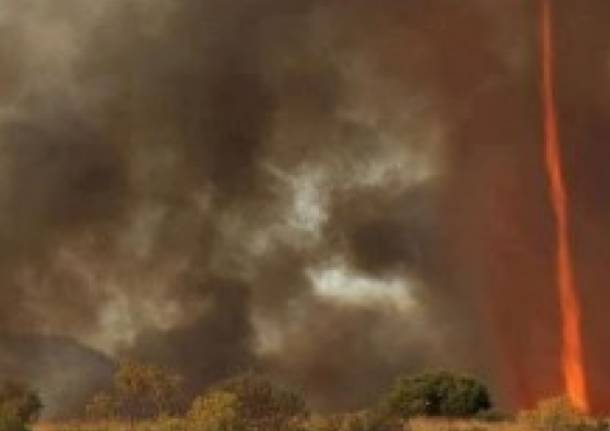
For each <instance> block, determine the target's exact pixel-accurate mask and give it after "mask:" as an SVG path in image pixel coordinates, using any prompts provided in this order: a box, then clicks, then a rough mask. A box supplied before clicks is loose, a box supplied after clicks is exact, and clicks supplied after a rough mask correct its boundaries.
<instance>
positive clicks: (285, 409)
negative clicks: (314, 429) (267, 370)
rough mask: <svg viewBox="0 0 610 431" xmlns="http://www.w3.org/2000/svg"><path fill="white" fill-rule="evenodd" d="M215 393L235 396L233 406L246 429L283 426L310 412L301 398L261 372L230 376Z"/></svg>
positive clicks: (271, 428) (279, 427) (265, 428)
mask: <svg viewBox="0 0 610 431" xmlns="http://www.w3.org/2000/svg"><path fill="white" fill-rule="evenodd" d="M216 392H217V393H222V394H230V395H231V396H232V397H234V399H235V403H234V404H233V406H234V407H235V408H238V410H239V417H240V418H241V420H242V421H243V423H246V424H247V426H248V429H256V430H265V431H268V430H277V429H285V428H287V427H288V426H289V424H291V423H295V422H297V421H299V420H301V419H303V418H305V417H307V416H308V414H309V413H308V410H307V406H306V403H305V400H304V399H303V397H301V396H300V395H299V394H297V393H295V392H292V391H290V390H287V389H284V388H281V387H279V386H277V385H274V384H273V383H272V382H271V381H270V380H268V379H267V378H265V377H263V376H261V375H256V374H252V373H249V374H245V375H243V376H239V377H236V378H233V379H230V380H228V381H226V382H224V383H222V384H221V385H219V387H218V388H217V391H216ZM225 397H226V396H225ZM225 399H226V398H225Z"/></svg>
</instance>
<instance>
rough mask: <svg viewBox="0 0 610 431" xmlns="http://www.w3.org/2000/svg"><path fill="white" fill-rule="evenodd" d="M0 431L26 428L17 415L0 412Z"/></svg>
mask: <svg viewBox="0 0 610 431" xmlns="http://www.w3.org/2000/svg"><path fill="white" fill-rule="evenodd" d="M0 431H28V429H27V427H26V425H25V423H24V422H23V421H22V420H21V419H19V418H18V417H16V416H14V415H10V414H6V413H0Z"/></svg>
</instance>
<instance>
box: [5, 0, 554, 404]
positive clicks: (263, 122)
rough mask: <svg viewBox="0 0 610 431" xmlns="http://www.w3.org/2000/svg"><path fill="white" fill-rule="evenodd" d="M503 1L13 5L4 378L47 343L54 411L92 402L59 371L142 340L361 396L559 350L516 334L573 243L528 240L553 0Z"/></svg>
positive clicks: (208, 375)
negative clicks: (422, 377) (540, 29)
mask: <svg viewBox="0 0 610 431" xmlns="http://www.w3.org/2000/svg"><path fill="white" fill-rule="evenodd" d="M491 3H492V2H488V1H484V0H470V1H461V0H460V1H457V0H439V1H435V2H429V1H423V0H422V1H401V2H397V1H394V0H383V1H374V2H373V1H370V0H367V1H365V0H353V1H350V2H346V1H343V0H341V1H340V0H336V1H335V0H330V1H321V0H291V1H277V0H239V1H237V0H206V1H201V0H192V1H191V0H178V1H173V0H107V1H102V2H100V1H95V0H54V1H52V2H51V1H47V0H1V2H0V240H1V241H0V255H1V256H2V259H1V260H0V282H1V293H0V294H1V300H0V331H2V333H3V334H5V335H2V337H0V343H1V344H2V346H3V347H2V348H3V351H4V349H5V348H6V349H7V351H9V352H12V353H10V354H8V355H7V358H8V359H6V358H3V360H2V361H1V362H0V364H1V365H2V367H1V369H0V373H8V372H11V373H12V372H13V371H11V370H15V369H20V368H19V366H18V364H19V363H20V362H23V360H24V358H25V357H28V358H29V359H28V361H29V362H28V364H29V365H28V367H27V369H26V368H22V369H21V373H22V374H24V375H26V376H29V378H31V379H33V380H34V381H35V384H37V385H39V386H42V388H41V389H43V391H44V390H46V393H50V395H49V399H51V405H52V406H53V407H54V408H53V409H52V411H50V412H49V413H50V414H65V413H66V412H69V411H73V409H74V399H76V398H78V396H76V395H74V394H73V395H70V396H71V397H72V398H73V399H72V400H71V401H70V402H69V403H68V402H67V403H65V404H62V402H61V400H58V399H53V392H49V390H48V388H45V387H44V386H45V385H47V386H51V383H52V386H53V388H62V387H63V388H68V389H66V390H68V392H69V388H75V387H79V388H80V389H79V392H78V394H82V393H85V392H86V391H87V390H86V388H92V387H94V386H96V385H98V384H99V383H100V382H101V381H103V380H104V378H105V376H107V375H108V374H109V373H110V370H111V368H112V365H111V362H110V358H116V357H120V356H122V355H129V356H136V357H141V358H144V359H147V360H151V361H156V362H161V363H164V364H168V365H171V366H173V367H175V368H178V369H179V370H180V371H182V372H183V373H184V374H185V375H186V377H187V382H188V383H189V385H190V389H191V390H193V391H195V390H201V389H202V388H204V387H205V386H206V385H209V384H210V383H213V382H216V381H218V380H219V379H222V378H224V377H226V376H228V375H231V374H233V373H236V372H240V371H243V370H245V369H251V368H255V369H260V370H264V371H266V372H268V373H271V374H272V375H274V376H276V377H277V378H278V379H281V380H283V381H285V382H288V383H291V384H294V385H296V386H298V387H301V388H302V389H303V390H304V391H305V392H306V394H307V395H308V397H309V398H310V399H311V400H312V401H313V402H314V406H316V407H320V408H340V409H343V408H352V407H358V406H361V405H363V404H365V403H367V402H369V401H371V399H373V398H374V397H375V396H377V395H378V394H379V392H380V390H382V389H383V388H385V387H386V386H387V385H388V383H389V382H390V381H391V379H392V378H394V376H395V375H396V374H397V373H399V372H403V371H413V370H419V369H422V368H424V367H428V368H429V367H437V366H450V367H456V368H460V369H465V370H477V372H478V373H479V374H480V375H482V376H485V377H488V378H491V376H498V375H504V376H507V375H508V376H511V377H514V376H515V375H517V373H518V370H516V369H512V368H518V367H517V365H515V364H514V363H511V364H510V365H498V364H500V363H502V364H504V362H502V361H500V360H498V359H497V358H496V357H495V356H494V355H493V353H492V351H495V352H499V354H500V355H503V358H504V359H505V360H507V361H511V360H513V359H514V358H513V357H511V355H508V354H507V352H508V351H510V352H513V353H514V352H519V351H524V350H528V349H529V351H530V352H531V354H532V355H533V356H534V357H543V356H544V357H547V355H548V353H547V350H545V349H546V346H542V347H535V348H534V349H533V350H532V349H530V347H531V346H521V345H519V346H518V347H515V344H512V345H510V342H511V341H510V340H513V341H514V340H516V339H518V340H522V338H523V337H522V335H520V334H523V333H527V331H521V329H522V328H521V327H520V326H518V325H516V326H515V325H513V324H512V323H510V322H511V317H510V316H514V315H515V314H512V315H510V311H508V310H509V307H511V306H512V305H515V304H518V305H519V306H520V307H527V306H529V304H534V303H536V302H535V298H534V299H531V301H532V302H530V303H524V301H522V300H521V299H516V297H511V296H510V295H509V294H508V293H506V292H507V290H506V289H510V287H509V286H510V285H511V283H512V282H513V281H516V282H519V283H525V284H524V285H523V286H524V287H522V288H521V287H520V289H522V290H523V291H525V289H527V288H529V287H531V286H532V285H537V283H539V282H541V280H542V282H541V286H544V288H545V289H546V288H547V286H548V289H547V290H544V289H542V290H540V292H542V293H537V294H535V295H534V296H535V297H536V298H542V297H543V296H544V294H547V293H548V292H550V291H552V287H551V279H550V276H548V275H546V274H547V272H546V271H547V269H548V265H550V261H548V262H547V260H545V259H546V258H547V257H548V256H549V249H548V247H546V248H545V247H542V248H540V247H539V248H538V249H534V250H531V249H530V250H529V251H528V250H525V251H524V250H523V248H519V247H524V248H527V247H528V245H527V244H528V242H529V244H533V243H534V241H538V240H541V239H540V238H541V236H542V240H544V241H548V240H549V239H550V236H549V232H550V230H545V229H547V228H546V227H545V223H547V222H546V219H545V217H546V212H545V211H546V209H545V208H546V207H545V205H546V203H545V200H544V199H545V198H544V187H545V184H544V177H543V175H542V174H539V173H538V171H537V169H538V168H537V164H538V163H539V162H540V158H539V155H538V153H537V151H538V150H537V139H538V135H537V133H538V132H539V128H538V127H539V126H538V125H537V124H538V123H537V122H538V113H537V100H536V97H537V96H536V66H535V7H534V5H533V3H534V2H529V1H519V2H515V1H512V0H510V1H509V0H502V1H496V2H493V5H491ZM526 181H527V185H525V186H524V188H522V189H521V182H523V183H525V182H526ZM516 188H519V189H520V193H521V192H522V196H517V195H516V194H513V190H515V189H516ZM518 198H522V199H523V202H525V203H527V204H528V205H529V204H530V203H532V202H535V205H534V206H533V207H532V208H533V209H532V210H527V211H523V210H522V209H517V210H514V211H512V210H511V209H510V208H508V211H507V212H503V211H502V205H504V206H507V205H510V204H509V203H508V202H511V199H513V201H512V202H517V199H518ZM494 199H498V201H497V202H496V203H495V204H494ZM515 205H517V203H515ZM524 205H525V204H524ZM528 208H529V207H528ZM505 209H506V208H505ZM511 211H512V212H511ZM519 211H521V213H518V212H519ZM517 213H518V214H517ZM498 214H500V218H501V217H505V219H500V220H498V219H497V217H498ZM502 214H504V215H502ZM539 215H540V217H538V216H539ZM513 216H515V217H516V219H518V218H519V217H522V219H523V220H521V221H523V222H524V223H523V224H521V225H520V226H527V227H526V228H523V227H519V226H517V227H514V229H515V231H514V234H511V233H510V228H509V227H505V225H504V224H502V223H503V220H509V219H510V218H511V217H513ZM530 220H534V222H531V223H530ZM525 221H527V223H526V222H525ZM528 223H529V224H528ZM540 226H542V227H541V229H540V231H541V232H543V233H537V234H534V235H533V236H532V237H531V239H526V240H524V241H525V242H524V243H523V244H525V245H523V246H520V245H518V244H517V245H515V247H516V248H518V249H519V250H521V252H522V253H523V255H519V254H518V253H517V252H516V251H515V253H517V254H515V256H516V257H515V256H513V258H514V260H513V264H514V265H517V266H513V267H512V268H513V269H512V270H510V269H506V270H505V269H504V267H500V265H499V263H498V262H503V261H504V259H503V257H502V254H503V253H505V252H506V253H507V254H506V256H510V253H511V252H513V251H514V250H512V251H511V250H509V249H508V247H507V246H506V244H507V242H505V241H504V240H505V239H506V237H507V236H509V237H510V241H514V239H515V238H516V237H519V235H522V239H523V237H526V238H530V237H529V236H527V235H526V233H527V232H525V229H529V230H532V232H538V230H537V229H538V228H539V227H540ZM528 235H529V234H528ZM490 238H491V239H490ZM496 239H497V240H498V242H500V243H502V244H504V245H502V246H501V247H500V249H499V250H500V251H498V248H497V247H496V242H495V240H496ZM503 241H504V242H503ZM510 241H509V242H510ZM512 244H513V245H514V243H512ZM502 247H504V248H502ZM507 250H508V251H507ZM515 250H516V249H515ZM521 252H520V253H521ZM530 252H531V253H530ZM494 253H495V254H494ZM521 256H523V257H521ZM532 256H534V257H535V258H534V259H533V260H532V259H531V257H532ZM526 257H527V262H528V263H525V261H526ZM543 261H544V265H547V267H544V265H539V266H537V268H536V269H535V270H534V269H531V265H534V264H535V263H538V264H540V263H541V262H543ZM531 262H534V263H531ZM522 263H523V264H522ZM521 264H522V265H521ZM518 265H521V266H520V267H519V266H518ZM524 265H525V266H524ZM527 265H530V266H529V267H527V268H530V269H531V271H529V272H528V270H527V268H526V266H527ZM499 268H501V269H499ZM524 268H525V270H524ZM526 286H529V287H526ZM488 291H489V292H492V294H491V295H488V297H490V298H492V299H491V300H489V301H488V300H487V299H481V297H482V295H481V293H482V292H488ZM545 292H546V293H545ZM475 298H476V299H475ZM507 298H508V299H507ZM511 301H512V302H511ZM490 302H491V303H493V304H492V305H490ZM551 302H552V301H551ZM494 304H495V307H496V308H494ZM553 306H554V305H553V304H550V305H549V306H548V307H549V308H550V309H552V307H553ZM532 307H533V306H532ZM500 309H501V310H500ZM481 310H485V312H481ZM517 312H520V311H519V310H513V313H517ZM539 312H540V310H538V311H534V313H538V314H539V315H543V314H544V313H543V314H540V313H539ZM503 313H504V314H503ZM507 313H508V314H507ZM489 314H493V315H494V316H493V317H494V318H498V319H500V324H498V325H490V326H487V325H481V322H489V321H491V320H487V318H488V317H490V316H489ZM550 314H551V315H552V312H550ZM505 315H507V316H508V317H506V318H503V316H505ZM492 320H493V319H492ZM547 320H548V322H549V323H548V324H544V325H541V326H539V327H541V328H543V329H541V331H547V330H548V331H549V332H551V333H553V330H554V329H553V328H554V326H553V325H554V323H553V320H552V318H549V319H546V320H545V322H546V321H547ZM507 322H508V323H507ZM513 323H514V322H513ZM502 325H504V326H502ZM545 325H546V326H545ZM506 328H508V329H506ZM505 329H506V331H507V332H506V334H508V333H510V334H514V333H516V332H517V330H519V331H521V332H520V334H517V335H518V336H517V337H516V338H515V337H513V338H508V340H509V345H508V346H505V345H504V344H503V341H500V338H501V337H499V333H500V332H502V331H504V330H505ZM3 339H6V340H7V341H2V340H3ZM481 340H482V341H481ZM490 340H495V341H494V342H493V343H492V342H491V341H490ZM519 342H521V341H519ZM77 343H78V344H77ZM551 344H553V343H551ZM5 346H6V347H5ZM76 346H79V347H76ZM85 346H86V347H85ZM498 346H500V348H499V349H497V348H498ZM503 349H504V350H503ZM536 349H540V351H544V353H540V354H538V353H537V352H538V351H537V350H536ZM97 352H99V353H97ZM102 353H103V354H104V355H106V358H107V359H103V356H101V355H102ZM513 356H519V355H518V354H516V355H513ZM50 357H52V358H54V359H53V360H49V358H50ZM11 358H12V359H11ZM506 358H508V359H506ZM66 361H67V362H66ZM66 363H70V364H75V363H87V364H88V365H87V366H85V367H84V368H83V370H84V371H82V372H78V373H75V374H74V376H77V377H70V379H67V380H68V381H65V379H64V380H62V378H61V376H62V373H61V370H63V369H65V368H66ZM543 365H544V367H546V369H549V364H548V362H545V363H544V364H543ZM528 366H529V365H528ZM537 366H538V365H535V364H534V365H532V368H531V369H535V368H536V367H537ZM507 369H511V371H510V373H508V372H507V371H506V370H507ZM41 370H44V373H43V374H44V376H41V373H42V372H41ZM507 373H508V374H507ZM521 375H522V374H519V376H521ZM73 378H74V379H76V378H78V384H74V381H73V380H71V379H73ZM553 378H554V375H553ZM549 379H550V377H549ZM551 380H552V379H551ZM496 383H499V384H501V385H502V384H504V383H505V382H504V383H503V382H502V380H501V379H500V380H497V381H496ZM511 384H519V381H516V383H515V382H514V381H513V382H512V383H511ZM550 386H552V384H550ZM542 387H543V390H544V388H547V387H549V384H542ZM538 392H540V391H538ZM55 393H58V392H55ZM499 393H500V395H501V396H503V397H504V399H505V400H510V399H511V396H512V395H511V393H509V392H508V390H505V391H503V392H499ZM64 394H65V392H64ZM512 399H513V400H514V399H515V397H513V398H512Z"/></svg>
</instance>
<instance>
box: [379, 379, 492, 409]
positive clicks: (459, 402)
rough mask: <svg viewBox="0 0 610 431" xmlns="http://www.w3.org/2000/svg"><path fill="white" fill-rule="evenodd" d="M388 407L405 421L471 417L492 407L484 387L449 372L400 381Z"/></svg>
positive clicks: (388, 399)
mask: <svg viewBox="0 0 610 431" xmlns="http://www.w3.org/2000/svg"><path fill="white" fill-rule="evenodd" d="M386 404H387V407H388V408H389V411H390V412H391V413H392V414H395V415H398V416H400V417H402V418H408V417H413V416H445V417H471V416H474V415H475V414H477V413H479V412H481V411H484V410H488V409H489V408H490V407H491V401H490V398H489V392H488V390H487V388H486V387H485V386H484V385H483V384H481V383H479V382H478V381H477V380H475V379H473V378H470V377H466V376H458V375H454V374H451V373H448V372H437V373H425V374H421V375H417V376H413V377H401V378H399V379H398V380H397V382H396V383H395V385H394V387H393V388H392V390H391V392H390V394H389V396H388V397H387V400H386Z"/></svg>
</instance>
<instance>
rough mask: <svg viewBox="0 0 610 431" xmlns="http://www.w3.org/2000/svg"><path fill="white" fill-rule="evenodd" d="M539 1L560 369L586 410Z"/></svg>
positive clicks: (547, 1)
mask: <svg viewBox="0 0 610 431" xmlns="http://www.w3.org/2000/svg"><path fill="white" fill-rule="evenodd" d="M540 1H541V13H542V15H541V51H542V53H541V54H542V105H543V112H544V151H545V158H546V168H547V173H548V178H549V189H550V190H549V191H550V198H551V204H552V207H553V213H554V216H555V222H556V235H557V256H556V258H557V262H556V264H557V283H558V289H559V302H560V308H561V320H562V332H561V335H562V352H561V355H562V358H561V360H562V368H563V377H564V381H565V389H566V393H567V396H568V398H569V400H570V402H571V403H572V405H573V406H574V407H576V408H577V409H579V410H581V411H583V412H588V411H589V399H588V393H587V381H586V377H585V370H584V365H583V346H582V334H581V321H580V302H579V298H578V294H577V292H576V287H575V285H574V273H573V267H572V257H571V250H570V233H569V221H568V196H567V190H566V185H565V181H564V178H563V171H562V164H561V150H560V145H559V137H558V128H557V112H556V107H555V97H554V93H553V87H554V76H553V35H552V33H553V27H552V10H551V1H552V0H540Z"/></svg>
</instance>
